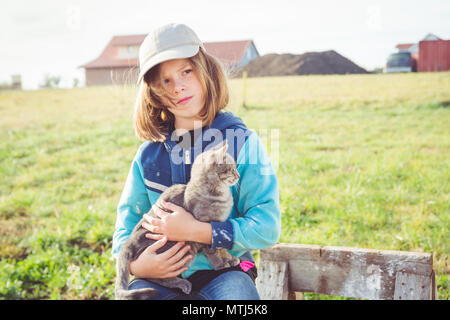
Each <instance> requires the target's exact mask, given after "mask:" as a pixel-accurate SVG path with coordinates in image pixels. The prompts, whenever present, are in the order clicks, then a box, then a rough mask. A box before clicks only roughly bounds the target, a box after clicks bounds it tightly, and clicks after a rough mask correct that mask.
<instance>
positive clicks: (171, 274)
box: [165, 267, 188, 278]
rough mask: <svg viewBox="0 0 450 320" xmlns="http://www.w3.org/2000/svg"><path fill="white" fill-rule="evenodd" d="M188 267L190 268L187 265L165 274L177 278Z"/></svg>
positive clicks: (167, 276)
mask: <svg viewBox="0 0 450 320" xmlns="http://www.w3.org/2000/svg"><path fill="white" fill-rule="evenodd" d="M187 269H188V268H187V267H182V268H180V269H178V270H175V271H172V272H169V273H168V274H167V275H166V276H165V278H175V277H177V276H179V275H180V274H182V273H183V272H185V271H186V270H187Z"/></svg>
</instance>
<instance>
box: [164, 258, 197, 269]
mask: <svg viewBox="0 0 450 320" xmlns="http://www.w3.org/2000/svg"><path fill="white" fill-rule="evenodd" d="M190 260H192V255H190V254H189V255H187V256H186V257H184V258H183V259H181V260H180V261H178V262H177V263H175V264H173V265H172V266H170V268H169V270H178V269H179V268H182V267H183V266H184V265H186V263H188V262H189V261H190Z"/></svg>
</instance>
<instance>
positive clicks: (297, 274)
mask: <svg viewBox="0 0 450 320" xmlns="http://www.w3.org/2000/svg"><path fill="white" fill-rule="evenodd" d="M256 285H257V289H258V292H259V294H260V297H261V299H264V300H285V299H288V297H290V298H292V297H293V294H294V293H295V292H315V293H321V294H327V295H335V296H344V297H354V298H361V299H371V300H372V299H374V300H392V299H394V300H430V299H431V300H435V299H437V290H436V280H435V274H434V271H433V256H432V254H431V253H417V252H405V251H388V250H372V249H360V248H347V247H332V246H318V245H302V244H288V243H280V244H277V245H275V246H273V247H271V248H267V249H263V250H261V251H260V262H259V268H258V278H257V282H256Z"/></svg>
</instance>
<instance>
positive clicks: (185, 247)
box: [167, 245, 191, 269]
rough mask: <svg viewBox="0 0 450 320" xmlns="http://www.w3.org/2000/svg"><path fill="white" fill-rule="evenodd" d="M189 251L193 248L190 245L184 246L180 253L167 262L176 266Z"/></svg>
mask: <svg viewBox="0 0 450 320" xmlns="http://www.w3.org/2000/svg"><path fill="white" fill-rule="evenodd" d="M189 249H191V247H190V246H189V245H187V246H184V247H183V248H182V249H181V250H180V251H178V252H177V253H176V254H174V255H173V256H172V257H171V258H169V259H168V260H167V262H169V263H170V264H176V263H177V262H178V261H180V260H181V259H182V258H183V257H184V255H185V254H186V253H188V251H189ZM177 269H178V268H177Z"/></svg>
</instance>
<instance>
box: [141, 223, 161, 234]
mask: <svg viewBox="0 0 450 320" xmlns="http://www.w3.org/2000/svg"><path fill="white" fill-rule="evenodd" d="M142 227H143V228H144V229H146V230H148V231H150V232H153V233H162V232H161V229H160V228H159V227H155V226H154V225H152V224H149V223H147V222H142Z"/></svg>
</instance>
